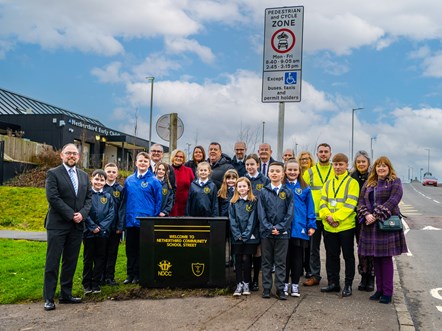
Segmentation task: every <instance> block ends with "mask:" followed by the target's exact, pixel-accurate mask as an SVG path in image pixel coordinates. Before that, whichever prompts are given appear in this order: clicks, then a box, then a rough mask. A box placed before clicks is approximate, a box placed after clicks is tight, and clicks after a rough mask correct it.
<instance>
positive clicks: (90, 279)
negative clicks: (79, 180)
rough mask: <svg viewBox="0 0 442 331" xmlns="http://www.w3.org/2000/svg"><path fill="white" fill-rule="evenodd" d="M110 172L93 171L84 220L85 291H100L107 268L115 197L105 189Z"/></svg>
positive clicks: (86, 292)
mask: <svg viewBox="0 0 442 331" xmlns="http://www.w3.org/2000/svg"><path fill="white" fill-rule="evenodd" d="M106 178H107V175H106V173H105V172H104V170H101V169H98V170H95V171H94V172H93V173H92V176H91V183H92V187H91V190H92V207H91V210H90V212H89V215H88V217H87V218H86V220H85V225H86V226H85V230H84V234H83V245H84V251H83V264H84V266H83V288H84V293H85V294H89V293H100V292H101V289H100V281H101V277H102V275H103V269H104V262H105V260H104V257H105V253H106V240H107V238H108V237H109V229H110V227H111V224H112V222H113V221H114V214H115V210H114V201H113V198H112V196H111V195H110V194H109V193H107V192H104V190H103V187H104V184H105V183H106Z"/></svg>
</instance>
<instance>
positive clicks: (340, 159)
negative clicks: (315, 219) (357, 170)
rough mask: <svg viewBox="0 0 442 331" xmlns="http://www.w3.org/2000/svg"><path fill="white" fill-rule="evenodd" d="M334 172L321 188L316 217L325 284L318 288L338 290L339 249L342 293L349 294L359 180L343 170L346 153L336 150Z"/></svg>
mask: <svg viewBox="0 0 442 331" xmlns="http://www.w3.org/2000/svg"><path fill="white" fill-rule="evenodd" d="M332 164H333V170H334V172H335V176H333V178H331V179H329V180H328V181H327V182H326V183H325V185H324V187H323V188H322V191H321V192H322V197H321V202H320V203H321V205H320V207H319V217H321V219H322V221H323V224H324V246H325V252H326V260H325V266H326V269H327V280H328V285H327V286H325V287H323V288H321V292H339V291H341V286H340V284H339V273H340V270H341V260H340V256H341V251H342V255H343V256H344V261H345V283H344V289H343V290H342V296H343V297H348V296H350V295H352V293H353V290H352V284H353V279H354V277H355V248H354V242H355V217H356V211H355V210H356V206H357V205H358V197H359V184H358V182H357V181H356V180H355V179H354V178H352V177H350V174H349V173H348V171H347V168H348V157H347V156H346V155H345V154H342V153H338V154H336V155H335V156H333V160H332Z"/></svg>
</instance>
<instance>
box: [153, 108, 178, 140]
mask: <svg viewBox="0 0 442 331" xmlns="http://www.w3.org/2000/svg"><path fill="white" fill-rule="evenodd" d="M156 130H157V134H158V137H160V138H161V139H163V140H165V141H169V140H170V114H166V115H163V116H161V117H160V118H159V119H158V121H157V124H156ZM183 132H184V124H183V121H182V120H181V119H180V118H179V117H178V116H177V139H180V138H181V136H182V135H183Z"/></svg>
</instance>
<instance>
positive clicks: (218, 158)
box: [207, 142, 235, 190]
mask: <svg viewBox="0 0 442 331" xmlns="http://www.w3.org/2000/svg"><path fill="white" fill-rule="evenodd" d="M207 162H209V164H210V167H211V168H212V175H211V176H210V179H211V180H212V181H213V182H214V183H215V185H216V188H217V190H219V188H220V187H221V184H222V183H223V177H224V174H225V173H226V171H227V170H229V169H235V168H234V167H233V166H232V165H231V164H230V162H231V160H230V158H229V157H228V156H227V155H225V154H223V152H222V150H221V145H220V144H219V143H217V142H212V143H210V145H209V158H208V159H207Z"/></svg>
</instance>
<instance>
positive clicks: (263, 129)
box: [262, 122, 266, 144]
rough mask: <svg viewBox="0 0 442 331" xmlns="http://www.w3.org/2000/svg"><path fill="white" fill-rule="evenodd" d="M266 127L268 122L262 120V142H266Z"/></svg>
mask: <svg viewBox="0 0 442 331" xmlns="http://www.w3.org/2000/svg"><path fill="white" fill-rule="evenodd" d="M265 127H266V122H262V144H264V131H265Z"/></svg>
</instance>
